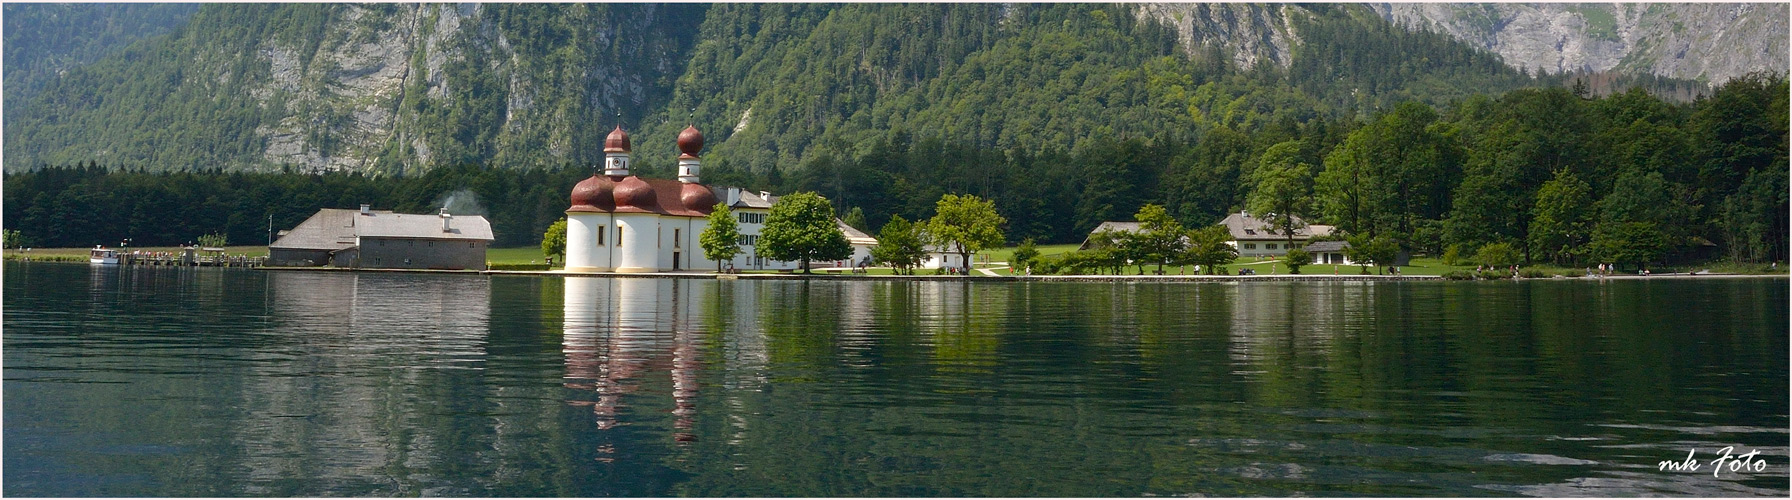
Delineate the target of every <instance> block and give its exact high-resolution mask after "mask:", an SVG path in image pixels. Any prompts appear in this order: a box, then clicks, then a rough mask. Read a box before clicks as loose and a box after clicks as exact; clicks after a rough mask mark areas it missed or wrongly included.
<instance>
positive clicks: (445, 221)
mask: <svg viewBox="0 0 1792 500" xmlns="http://www.w3.org/2000/svg"><path fill="white" fill-rule="evenodd" d="M441 217H442V232H444V233H452V232H454V229H453V228H452V227H451V226H450V225H449V223H450V222H453V221H454V216H452V215H448V207H442V215H441Z"/></svg>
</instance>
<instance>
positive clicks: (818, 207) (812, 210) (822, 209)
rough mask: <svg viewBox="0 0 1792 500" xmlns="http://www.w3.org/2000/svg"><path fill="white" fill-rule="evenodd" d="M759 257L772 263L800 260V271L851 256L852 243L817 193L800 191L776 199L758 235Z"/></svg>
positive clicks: (832, 208) (832, 212) (831, 210)
mask: <svg viewBox="0 0 1792 500" xmlns="http://www.w3.org/2000/svg"><path fill="white" fill-rule="evenodd" d="M759 254H760V255H764V256H766V257H771V258H773V259H776V260H784V261H791V260H794V261H800V262H802V265H803V272H804V273H808V272H809V263H810V262H811V261H817V260H838V259H844V258H847V257H851V256H852V244H851V243H849V242H847V241H846V233H843V232H841V231H840V226H839V225H838V224H836V223H835V222H834V206H833V205H831V204H829V203H828V200H827V198H823V197H821V195H819V194H815V193H810V192H802V193H794V194H790V195H786V196H784V197H781V198H778V202H777V203H773V204H772V210H771V213H770V214H767V215H766V217H765V229H764V230H762V231H761V232H760V233H759Z"/></svg>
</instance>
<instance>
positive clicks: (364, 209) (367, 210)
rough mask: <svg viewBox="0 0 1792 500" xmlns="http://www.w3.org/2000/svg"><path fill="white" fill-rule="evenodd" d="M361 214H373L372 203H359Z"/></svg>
mask: <svg viewBox="0 0 1792 500" xmlns="http://www.w3.org/2000/svg"><path fill="white" fill-rule="evenodd" d="M361 215H373V205H368V204H366V203H362V204H361Z"/></svg>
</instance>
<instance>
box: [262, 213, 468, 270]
mask: <svg viewBox="0 0 1792 500" xmlns="http://www.w3.org/2000/svg"><path fill="white" fill-rule="evenodd" d="M491 242H492V226H491V223H490V222H487V221H486V220H485V217H481V216H477V215H458V216H457V215H452V214H449V213H448V211H447V210H445V209H444V210H443V211H442V212H441V213H439V214H400V213H393V212H392V211H390V210H373V209H372V207H370V206H368V205H361V209H360V210H346V209H336V208H326V209H322V210H318V211H317V213H316V214H313V215H312V216H311V218H309V219H305V222H302V223H300V224H299V225H298V227H294V228H293V229H292V230H291V231H287V232H286V234H285V235H283V236H281V237H280V239H279V240H276V241H274V244H272V245H269V246H268V265H273V266H326V265H327V266H335V267H350V268H370V269H475V270H484V269H485V249H486V247H487V246H488V245H490V244H491Z"/></svg>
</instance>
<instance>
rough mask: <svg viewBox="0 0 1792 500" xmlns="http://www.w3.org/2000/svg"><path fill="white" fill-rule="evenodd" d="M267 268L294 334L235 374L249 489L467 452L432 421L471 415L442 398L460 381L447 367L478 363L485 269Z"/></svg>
mask: <svg viewBox="0 0 1792 500" xmlns="http://www.w3.org/2000/svg"><path fill="white" fill-rule="evenodd" d="M268 278H269V279H268V283H269V287H270V288H271V291H272V293H270V294H269V297H270V303H271V304H272V305H273V306H272V311H271V314H272V315H273V316H274V317H275V318H277V326H276V331H277V332H279V333H280V334H282V335H284V336H285V337H286V339H287V341H288V342H287V344H286V345H284V346H282V347H280V348H278V349H269V350H266V351H263V353H262V354H264V355H267V356H271V357H276V358H275V359H279V360H281V361H280V362H264V363H255V364H253V365H251V366H249V367H247V371H246V373H243V374H241V375H239V376H238V377H237V378H239V379H240V380H241V383H242V386H241V387H240V388H239V389H237V390H238V391H239V396H238V397H237V398H235V399H236V400H237V401H238V402H239V403H238V404H241V405H242V406H241V411H242V413H243V415H242V416H241V418H240V419H238V420H237V421H236V422H235V423H236V425H235V426H233V428H232V429H231V438H230V440H229V441H230V442H232V443H236V444H237V445H238V446H240V447H241V456H240V457H239V458H238V462H239V464H238V466H240V467H242V468H244V469H246V475H247V479H248V483H249V485H248V486H247V487H246V488H245V489H244V491H243V493H245V494H250V495H277V494H281V493H280V492H281V491H282V489H281V486H279V483H280V482H281V481H283V480H290V478H297V477H314V478H317V479H316V480H317V481H319V482H320V484H316V485H311V487H315V488H319V491H338V490H348V491H355V490H357V489H360V488H368V487H375V488H384V487H378V486H375V485H370V484H366V483H367V482H368V481H369V479H371V478H378V477H388V476H390V475H391V474H392V473H393V472H394V469H393V467H394V466H401V467H418V466H421V465H423V464H439V463H445V462H452V461H456V460H459V459H460V458H459V457H456V456H454V454H456V453H459V452H461V451H462V450H458V449H457V448H459V446H458V443H456V442H455V440H456V439H458V437H457V435H456V434H457V433H456V432H454V431H453V430H452V429H450V428H444V427H438V426H434V425H429V424H427V422H430V421H432V420H437V419H453V418H464V417H463V416H459V415H454V413H455V411H456V408H454V407H442V406H440V405H443V404H454V403H455V401H453V400H452V396H450V395H451V394H455V393H458V392H460V389H459V388H458V387H456V385H457V384H456V383H455V381H454V378H455V377H453V376H452V375H450V373H452V372H455V371H464V370H475V371H476V370H481V369H483V365H484V363H485V358H486V356H485V350H484V347H485V337H486V332H487V329H488V322H489V317H490V314H491V311H490V304H491V283H490V280H489V279H488V278H485V277H468V276H450V277H440V276H430V277H421V276H399V275H382V274H360V273H355V274H347V273H342V274H339V273H271V274H270V275H269V277H268ZM270 361H272V360H270ZM463 408H464V407H463ZM420 424H421V425H420ZM400 464H402V465H400ZM416 479H418V478H415V477H413V478H409V479H408V481H414V480H416ZM407 490H409V488H404V487H399V488H398V489H397V490H386V489H376V490H373V491H387V492H396V491H407ZM452 491H456V490H454V489H446V490H439V492H441V493H449V492H452ZM459 491H463V492H464V491H467V490H464V489H462V490H459Z"/></svg>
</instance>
